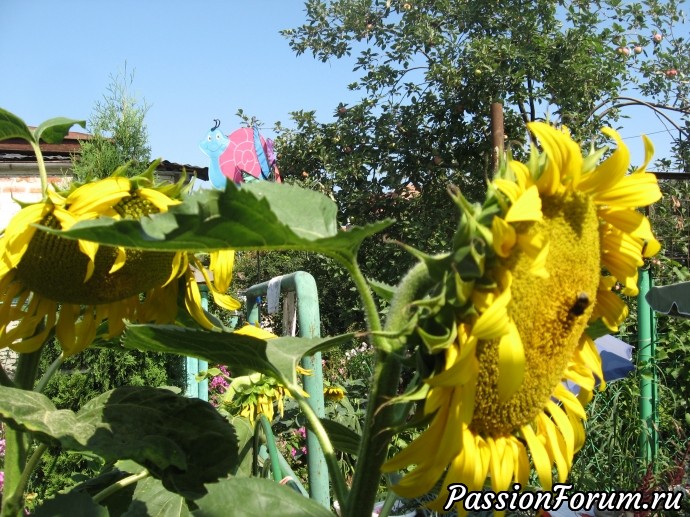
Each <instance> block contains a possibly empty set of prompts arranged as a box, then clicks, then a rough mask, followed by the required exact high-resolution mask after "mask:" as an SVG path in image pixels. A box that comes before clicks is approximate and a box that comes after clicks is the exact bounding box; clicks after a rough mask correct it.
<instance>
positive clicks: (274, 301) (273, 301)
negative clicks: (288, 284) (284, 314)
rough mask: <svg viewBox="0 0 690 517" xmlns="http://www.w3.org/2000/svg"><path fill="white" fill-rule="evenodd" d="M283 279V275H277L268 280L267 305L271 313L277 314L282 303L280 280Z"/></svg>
mask: <svg viewBox="0 0 690 517" xmlns="http://www.w3.org/2000/svg"><path fill="white" fill-rule="evenodd" d="M282 280H283V276H282V275H281V276H276V277H273V278H271V279H270V280H269V281H268V288H267V289H266V305H267V309H266V310H267V312H268V313H269V314H275V313H276V312H278V306H279V305H280V282H281V281H282Z"/></svg>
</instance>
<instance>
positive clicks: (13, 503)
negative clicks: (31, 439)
mask: <svg viewBox="0 0 690 517" xmlns="http://www.w3.org/2000/svg"><path fill="white" fill-rule="evenodd" d="M47 450H48V446H47V445H46V444H44V443H41V444H39V445H38V447H36V449H34V452H33V453H32V454H31V457H30V458H29V460H28V461H27V462H26V466H25V467H24V470H23V471H22V473H21V477H20V478H19V482H18V483H17V486H16V488H15V489H14V492H13V493H12V494H10V495H9V497H7V499H6V500H4V502H3V513H2V515H3V516H4V515H17V514H19V515H21V514H22V508H23V506H24V505H23V504H22V501H23V499H24V490H26V485H27V484H28V483H29V478H30V477H31V474H32V472H33V471H34V469H35V468H36V465H38V462H39V461H40V459H41V457H42V456H43V454H44V453H45V452H46V451H47ZM5 505H6V508H7V510H5Z"/></svg>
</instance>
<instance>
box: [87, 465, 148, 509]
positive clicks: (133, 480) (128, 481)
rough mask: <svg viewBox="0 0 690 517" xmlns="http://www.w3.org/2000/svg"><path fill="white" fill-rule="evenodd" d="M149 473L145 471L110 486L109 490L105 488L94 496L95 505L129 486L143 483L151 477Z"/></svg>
mask: <svg viewBox="0 0 690 517" xmlns="http://www.w3.org/2000/svg"><path fill="white" fill-rule="evenodd" d="M149 475H150V474H149V471H148V470H146V469H144V470H142V471H141V472H139V473H138V474H132V475H131V476H127V477H126V478H124V479H121V480H120V481H118V482H117V483H113V484H112V485H110V486H109V487H108V488H105V489H103V490H101V491H100V492H98V493H97V494H96V495H94V496H93V502H94V503H100V502H101V501H103V500H105V499H107V498H108V497H110V496H111V495H113V494H115V493H117V492H119V491H120V490H122V489H123V488H126V487H128V486H129V485H133V484H134V483H137V482H139V481H141V480H142V479H145V478H147V477H149Z"/></svg>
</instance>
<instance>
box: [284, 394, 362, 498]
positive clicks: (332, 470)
mask: <svg viewBox="0 0 690 517" xmlns="http://www.w3.org/2000/svg"><path fill="white" fill-rule="evenodd" d="M286 386H287V388H288V390H290V394H291V395H292V396H293V397H294V398H295V400H297V403H298V404H299V407H300V409H301V410H302V411H303V412H304V415H305V416H306V417H307V421H308V422H309V426H310V427H311V431H312V432H313V433H314V434H315V435H316V438H317V440H319V444H320V445H321V450H322V451H323V455H324V458H325V459H326V466H327V467H328V473H329V475H330V477H331V483H333V491H334V492H335V498H336V499H337V500H338V503H339V504H340V507H341V508H344V507H345V504H346V501H347V499H348V490H347V485H346V484H345V478H344V477H343V473H342V472H341V470H340V465H339V464H338V458H337V456H336V455H335V449H334V448H333V444H332V443H331V440H330V438H328V434H327V433H326V429H325V428H324V427H323V424H322V423H321V420H320V419H319V417H318V415H317V414H316V412H315V411H314V410H313V409H312V407H311V406H310V405H309V402H308V401H307V399H306V397H304V395H302V393H301V388H300V387H299V386H298V385H296V384H292V383H286Z"/></svg>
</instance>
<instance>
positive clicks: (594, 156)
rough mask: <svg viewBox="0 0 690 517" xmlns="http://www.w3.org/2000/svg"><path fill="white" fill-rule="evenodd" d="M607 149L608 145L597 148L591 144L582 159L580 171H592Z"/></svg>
mask: <svg viewBox="0 0 690 517" xmlns="http://www.w3.org/2000/svg"><path fill="white" fill-rule="evenodd" d="M608 150H609V146H608V145H605V146H603V147H599V148H594V147H593V146H592V149H591V151H590V153H589V154H588V155H587V156H585V157H584V158H583V159H582V173H583V174H586V173H588V172H590V171H593V170H594V169H595V168H596V167H597V166H598V165H599V162H601V159H602V157H603V156H604V154H605V153H606V152H607V151H608Z"/></svg>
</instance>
